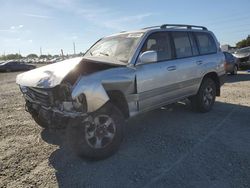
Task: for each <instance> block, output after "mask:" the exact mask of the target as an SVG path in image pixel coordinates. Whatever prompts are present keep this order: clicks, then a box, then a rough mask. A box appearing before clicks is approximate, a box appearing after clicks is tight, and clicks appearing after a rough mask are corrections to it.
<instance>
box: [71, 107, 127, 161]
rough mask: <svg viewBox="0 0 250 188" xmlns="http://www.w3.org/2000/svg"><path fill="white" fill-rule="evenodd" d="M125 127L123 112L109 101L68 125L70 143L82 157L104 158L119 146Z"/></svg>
mask: <svg viewBox="0 0 250 188" xmlns="http://www.w3.org/2000/svg"><path fill="white" fill-rule="evenodd" d="M123 128H124V118H123V116H122V114H121V112H120V111H119V109H117V108H116V107H115V106H114V105H113V104H111V103H107V104H106V105H104V106H103V107H102V108H101V109H99V110H98V111H96V112H95V113H93V114H91V116H89V117H88V118H87V119H85V120H76V121H72V122H71V123H70V124H69V125H68V129H67V141H68V145H69V147H70V148H71V149H72V150H73V151H74V152H75V153H76V154H77V155H78V156H80V157H87V158H90V159H103V158H106V157H109V156H110V155H112V154H113V153H114V152H115V151H116V150H117V149H118V148H119V146H120V144H121V142H122V139H123Z"/></svg>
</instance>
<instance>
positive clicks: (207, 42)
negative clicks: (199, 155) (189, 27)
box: [195, 33, 217, 55]
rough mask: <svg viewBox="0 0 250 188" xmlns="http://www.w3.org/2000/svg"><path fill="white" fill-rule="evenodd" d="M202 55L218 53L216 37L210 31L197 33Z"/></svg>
mask: <svg viewBox="0 0 250 188" xmlns="http://www.w3.org/2000/svg"><path fill="white" fill-rule="evenodd" d="M195 35H196V38H197V43H198V47H199V51H200V54H201V55H204V54H211V53H216V51H217V47H216V44H215V41H214V39H213V38H212V37H211V35H209V34H208V33H195Z"/></svg>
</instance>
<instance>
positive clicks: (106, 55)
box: [99, 52, 109, 56]
mask: <svg viewBox="0 0 250 188" xmlns="http://www.w3.org/2000/svg"><path fill="white" fill-rule="evenodd" d="M99 54H102V55H105V56H109V54H107V53H104V52H100V53H99Z"/></svg>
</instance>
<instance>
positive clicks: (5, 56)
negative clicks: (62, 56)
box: [0, 53, 59, 60]
mask: <svg viewBox="0 0 250 188" xmlns="http://www.w3.org/2000/svg"><path fill="white" fill-rule="evenodd" d="M24 57H26V58H30V59H34V58H41V59H44V58H49V59H50V58H56V57H59V55H54V56H52V55H40V56H38V55H36V54H29V55H27V56H22V55H20V54H17V53H16V54H7V55H2V56H0V60H12V59H22V58H24Z"/></svg>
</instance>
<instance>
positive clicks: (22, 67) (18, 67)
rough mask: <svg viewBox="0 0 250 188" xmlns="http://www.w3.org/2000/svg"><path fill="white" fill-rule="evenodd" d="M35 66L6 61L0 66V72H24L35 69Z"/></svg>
mask: <svg viewBox="0 0 250 188" xmlns="http://www.w3.org/2000/svg"><path fill="white" fill-rule="evenodd" d="M35 68H36V66H34V65H28V64H25V63H22V62H18V61H8V62H4V63H1V64H0V71H1V72H11V71H26V70H31V69H35Z"/></svg>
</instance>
